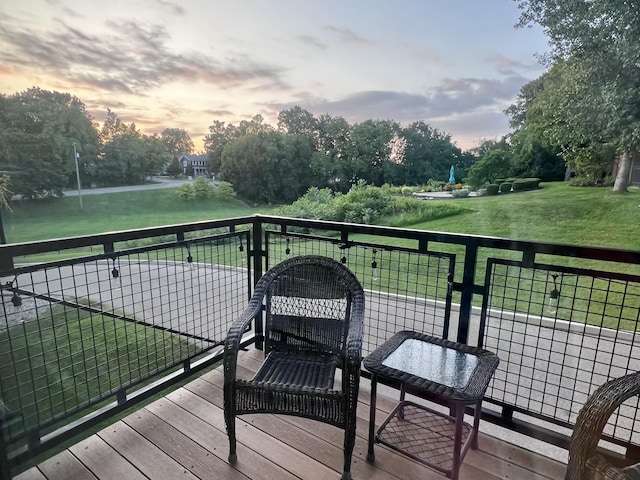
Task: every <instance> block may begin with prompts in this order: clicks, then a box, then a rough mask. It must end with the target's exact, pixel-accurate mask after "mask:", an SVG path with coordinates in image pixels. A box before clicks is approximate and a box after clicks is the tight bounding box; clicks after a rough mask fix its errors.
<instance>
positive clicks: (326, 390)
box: [224, 256, 364, 480]
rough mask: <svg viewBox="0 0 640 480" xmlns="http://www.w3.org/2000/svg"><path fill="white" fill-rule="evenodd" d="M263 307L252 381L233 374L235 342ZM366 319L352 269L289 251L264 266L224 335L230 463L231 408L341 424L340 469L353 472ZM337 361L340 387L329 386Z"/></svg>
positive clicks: (258, 318) (236, 412)
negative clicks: (260, 354) (258, 363)
mask: <svg viewBox="0 0 640 480" xmlns="http://www.w3.org/2000/svg"><path fill="white" fill-rule="evenodd" d="M263 306H264V309H265V312H264V353H265V361H264V363H263V364H262V367H261V368H260V369H259V370H258V372H257V373H256V375H255V376H254V378H253V379H251V380H243V379H239V378H237V375H236V371H237V368H236V367H237V358H238V350H239V347H240V342H241V338H242V336H243V334H244V333H245V332H246V331H247V328H248V327H249V325H250V323H251V321H252V320H253V319H255V320H256V321H257V322H258V321H262V317H263V314H262V310H263ZM363 319H364V292H363V289H362V286H361V285H360V282H359V281H358V280H357V278H356V277H355V275H353V273H351V271H350V270H349V269H348V268H346V267H345V266H344V265H342V264H341V263H339V262H336V261H334V260H332V259H329V258H326V257H321V256H301V257H294V258H291V259H288V260H285V261H284V262H282V263H280V264H278V265H276V266H275V267H273V268H271V269H270V270H269V271H268V272H266V273H265V274H264V275H263V276H262V278H261V279H260V281H259V282H258V283H257V284H256V286H255V290H254V293H253V296H252V298H251V300H250V302H249V305H248V306H247V308H246V309H245V310H244V312H243V313H242V315H241V316H240V318H238V319H237V320H236V321H235V322H234V323H233V325H232V326H231V328H230V329H229V333H228V335H227V339H226V341H225V353H224V416H225V422H226V426H227V433H228V435H229V461H230V462H231V463H235V462H236V460H237V456H236V429H235V417H236V415H240V414H246V413H277V414H288V415H296V416H300V417H306V418H311V419H314V420H318V421H321V422H325V423H328V424H331V425H334V426H336V427H339V428H341V429H344V431H345V434H344V471H343V474H342V478H343V479H344V480H348V479H350V478H351V456H352V453H353V447H354V444H355V429H356V406H357V404H358V387H359V383H360V362H361V351H362V331H363V321H364V320H363ZM336 368H340V369H341V370H342V375H341V380H342V381H341V386H340V388H334V376H335V372H336Z"/></svg>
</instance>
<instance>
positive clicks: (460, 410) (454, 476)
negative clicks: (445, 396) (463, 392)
mask: <svg viewBox="0 0 640 480" xmlns="http://www.w3.org/2000/svg"><path fill="white" fill-rule="evenodd" d="M455 410H456V432H455V438H454V441H453V465H452V467H451V480H458V475H459V474H460V450H461V449H462V426H463V423H464V404H462V403H460V402H455Z"/></svg>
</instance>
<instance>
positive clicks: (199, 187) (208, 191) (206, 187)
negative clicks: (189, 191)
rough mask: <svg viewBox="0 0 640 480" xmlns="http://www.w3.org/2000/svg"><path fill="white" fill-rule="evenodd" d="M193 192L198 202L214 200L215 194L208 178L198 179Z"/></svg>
mask: <svg viewBox="0 0 640 480" xmlns="http://www.w3.org/2000/svg"><path fill="white" fill-rule="evenodd" d="M193 192H194V194H195V198H196V199H197V200H204V199H207V198H212V197H213V195H214V193H215V192H214V189H213V185H212V184H211V181H210V180H209V179H208V178H206V177H197V178H196V179H195V180H194V181H193Z"/></svg>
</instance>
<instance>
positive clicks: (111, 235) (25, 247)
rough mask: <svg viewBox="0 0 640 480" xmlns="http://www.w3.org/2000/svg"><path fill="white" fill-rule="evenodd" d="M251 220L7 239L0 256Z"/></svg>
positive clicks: (182, 231) (102, 243)
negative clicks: (17, 241) (44, 238)
mask: <svg viewBox="0 0 640 480" xmlns="http://www.w3.org/2000/svg"><path fill="white" fill-rule="evenodd" d="M252 222H253V216H247V217H235V218H227V219H220V220H203V221H199V222H190V223H180V224H174V225H163V226H159V227H147V228H138V229H132V230H120V231H116V232H107V233H96V234H91V235H82V236H76V237H66V238H54V239H49V240H38V241H32V242H22V243H9V244H6V245H0V256H20V255H32V254H37V253H45V252H50V251H53V250H67V249H71V248H79V247H90V246H94V245H104V244H108V243H115V242H124V241H127V240H137V239H141V238H148V237H157V236H162V235H175V234H179V233H186V232H195V231H199V230H208V229H211V228H220V227H233V226H236V225H242V224H247V223H252Z"/></svg>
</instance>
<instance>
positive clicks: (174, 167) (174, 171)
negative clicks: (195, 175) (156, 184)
mask: <svg viewBox="0 0 640 480" xmlns="http://www.w3.org/2000/svg"><path fill="white" fill-rule="evenodd" d="M165 172H166V174H167V175H170V176H172V177H177V176H178V175H182V165H180V162H179V161H178V159H177V158H174V159H173V160H171V162H169V165H167V168H165Z"/></svg>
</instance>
